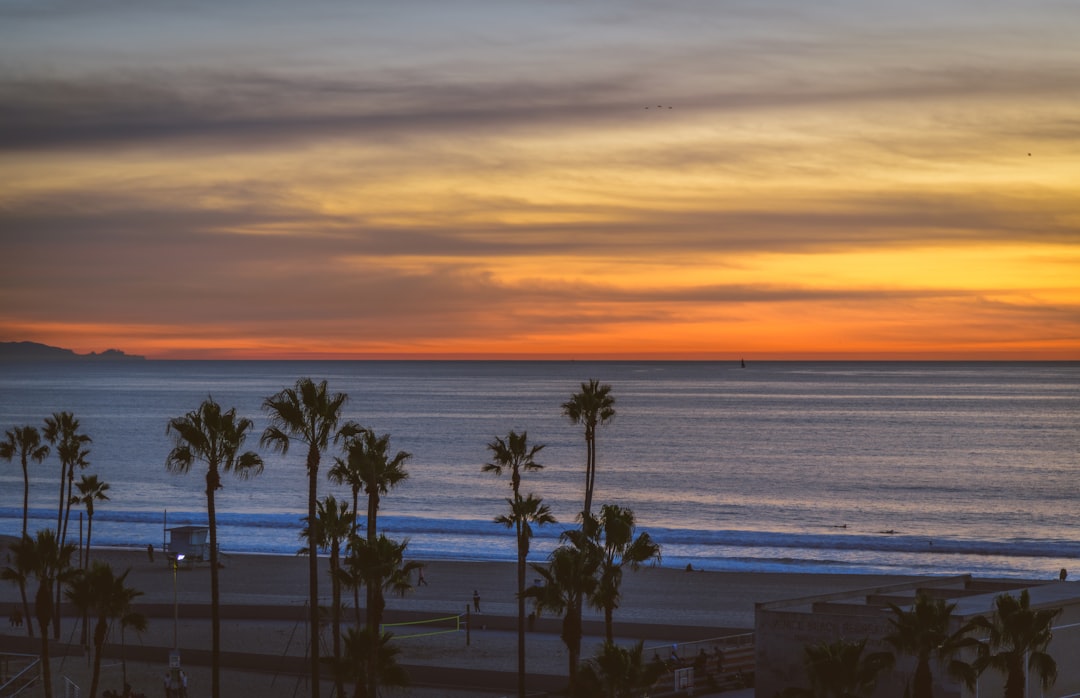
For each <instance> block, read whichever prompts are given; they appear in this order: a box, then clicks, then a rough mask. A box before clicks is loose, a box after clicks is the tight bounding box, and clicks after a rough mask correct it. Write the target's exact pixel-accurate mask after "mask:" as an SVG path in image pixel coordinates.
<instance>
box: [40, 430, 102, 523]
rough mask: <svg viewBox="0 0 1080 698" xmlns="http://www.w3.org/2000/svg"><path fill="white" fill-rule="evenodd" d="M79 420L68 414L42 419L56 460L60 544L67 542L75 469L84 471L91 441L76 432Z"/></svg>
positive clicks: (46, 436)
mask: <svg viewBox="0 0 1080 698" xmlns="http://www.w3.org/2000/svg"><path fill="white" fill-rule="evenodd" d="M80 427H81V425H80V424H79V420H77V419H75V415H73V414H72V413H71V412H54V413H53V414H52V416H51V417H46V418H45V429H44V431H43V433H44V435H45V439H46V440H47V441H48V442H49V443H50V444H52V445H53V448H55V449H56V455H57V457H59V459H60V501H59V503H58V508H57V512H56V535H57V536H59V537H60V543H61V544H64V543H66V542H67V525H68V519H70V518H71V493H72V491H73V489H74V483H75V468H76V466H77V467H79V468H80V469H81V468H86V467H87V466H88V465H90V462H89V461H88V460H87V458H88V457H89V455H90V450H89V448H88V447H87V444H89V443H90V442H91V439H90V437H89V436H88V435H86V434H82V433H79V428H80Z"/></svg>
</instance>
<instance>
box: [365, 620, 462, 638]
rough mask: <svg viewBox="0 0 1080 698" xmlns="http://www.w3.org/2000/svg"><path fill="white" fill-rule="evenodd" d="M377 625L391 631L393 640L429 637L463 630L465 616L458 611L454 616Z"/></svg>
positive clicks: (382, 629) (383, 630)
mask: <svg viewBox="0 0 1080 698" xmlns="http://www.w3.org/2000/svg"><path fill="white" fill-rule="evenodd" d="M379 627H380V629H381V631H382V632H386V631H388V630H389V631H391V632H393V633H394V639H395V640H406V639H408V638H411V637H431V636H433V635H446V634H449V633H457V632H461V631H463V630H465V616H464V615H463V614H460V613H459V614H457V615H456V616H442V617H440V618H425V619H422V620H411V621H406V622H403V623H383V624H382V625H381V626H379ZM399 628H400V630H399Z"/></svg>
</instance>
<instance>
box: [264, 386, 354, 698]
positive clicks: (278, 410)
mask: <svg viewBox="0 0 1080 698" xmlns="http://www.w3.org/2000/svg"><path fill="white" fill-rule="evenodd" d="M348 399H349V398H348V396H347V395H345V394H344V393H334V394H329V393H327V390H326V381H321V382H319V383H315V382H314V381H312V380H311V379H310V378H301V379H299V380H297V381H296V386H295V387H292V388H285V389H284V390H282V391H281V392H279V393H276V394H274V395H271V396H270V397H268V398H266V399H265V400H263V409H264V410H266V412H267V414H268V416H269V418H270V426H268V427H267V428H266V430H265V431H263V434H262V437H261V438H260V439H259V443H260V445H262V446H269V447H270V448H271V449H273V450H274V451H276V452H278V453H281V454H282V455H285V454H286V453H288V451H289V444H290V443H291V441H292V440H294V439H295V440H296V441H299V442H301V443H302V444H304V445H306V446H307V460H306V464H307V476H308V521H314V520H315V516H316V514H317V511H316V508H317V502H318V498H319V462H320V460H321V458H322V452H323V451H325V450H326V449H327V447H328V446H329V445H330V441H331V439H333V440H335V441H336V440H337V439H338V438H339V436H342V434H340V433H339V432H338V422H339V421H340V420H341V411H342V408H343V407H344V405H345V402H346V401H347V400H348ZM344 436H348V434H344ZM309 533H310V536H309V537H308V549H310V550H316V549H317V548H318V541H316V540H315V530H314V528H311V527H309ZM308 605H309V609H308V612H309V614H310V617H309V623H308V625H309V626H310V631H311V659H310V661H311V696H312V698H319V560H318V556H316V555H310V556H309V557H308Z"/></svg>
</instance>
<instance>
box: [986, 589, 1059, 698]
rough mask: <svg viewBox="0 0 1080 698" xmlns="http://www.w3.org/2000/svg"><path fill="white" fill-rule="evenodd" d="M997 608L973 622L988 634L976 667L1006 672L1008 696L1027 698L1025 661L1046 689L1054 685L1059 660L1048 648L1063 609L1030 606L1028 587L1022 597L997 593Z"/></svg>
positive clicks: (1007, 697)
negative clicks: (1055, 624) (1057, 618)
mask: <svg viewBox="0 0 1080 698" xmlns="http://www.w3.org/2000/svg"><path fill="white" fill-rule="evenodd" d="M994 608H995V613H994V616H993V618H986V617H985V616H978V617H977V618H975V620H974V621H973V622H974V624H975V627H977V628H978V629H980V630H985V631H986V632H987V633H989V639H988V640H987V643H986V645H985V646H984V647H983V652H982V653H981V655H980V657H979V658H978V659H977V660H976V666H977V667H978V668H979V669H980V670H982V669H987V668H990V669H994V670H995V671H998V672H1000V673H1002V674H1004V675H1005V698H1023V697H1024V687H1025V686H1026V685H1027V675H1026V672H1025V663H1026V665H1027V669H1029V670H1030V671H1031V672H1032V673H1034V674H1036V675H1037V676H1038V677H1039V682H1040V684H1041V685H1042V687H1043V690H1044V691H1045V690H1046V689H1048V688H1050V687H1051V686H1053V685H1054V682H1056V681H1057V662H1056V661H1055V660H1054V658H1053V657H1052V656H1051V655H1050V654H1049V653H1048V652H1047V651H1046V647H1047V645H1049V644H1050V640H1051V639H1053V632H1052V630H1053V626H1054V618H1056V617H1057V616H1058V614H1060V613H1061V609H1060V608H1054V609H1048V608H1031V597H1030V595H1029V594H1028V590H1027V589H1024V590H1022V591H1021V592H1020V597H1019V598H1017V597H1015V596H1012V595H1010V594H1002V595H1000V596H998V597H997V598H996V599H995V600H994ZM1025 660H1026V662H1025Z"/></svg>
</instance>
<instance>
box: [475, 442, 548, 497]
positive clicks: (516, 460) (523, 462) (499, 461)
mask: <svg viewBox="0 0 1080 698" xmlns="http://www.w3.org/2000/svg"><path fill="white" fill-rule="evenodd" d="M487 447H488V450H489V451H491V460H492V462H491V463H485V464H484V466H483V467H482V468H481V470H482V471H483V472H485V473H492V474H494V475H495V476H496V477H498V476H501V475H502V474H503V470H509V471H510V488H511V489H512V490H513V492H514V499H517V497H518V493H519V492H520V491H521V471H523V470H524V471H525V472H533V471H536V470H543V469H544V466H542V465H540V464H539V463H537V462H536V454H537V453H539V452H540V451H542V450H544V445H543V444H538V445H536V446H532V447H530V446H529V433H528V432H525V431H523V432H521V433H520V434H518V433H517V432H515V431H513V430H511V431H510V433H509V434H507V435H506V439H503V438H502V437H499V436H496V437H495V440H494V441H492V442H491V443H489V444H488V445H487Z"/></svg>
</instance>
